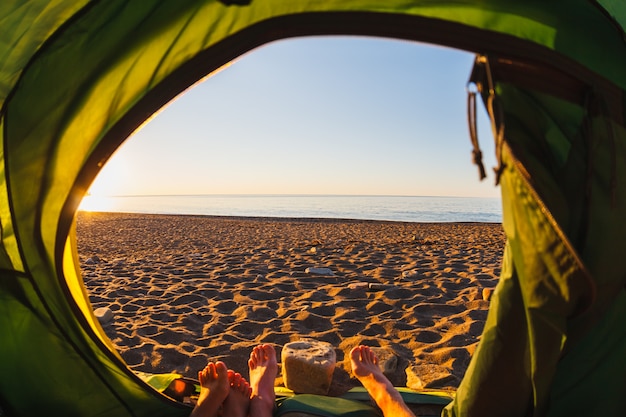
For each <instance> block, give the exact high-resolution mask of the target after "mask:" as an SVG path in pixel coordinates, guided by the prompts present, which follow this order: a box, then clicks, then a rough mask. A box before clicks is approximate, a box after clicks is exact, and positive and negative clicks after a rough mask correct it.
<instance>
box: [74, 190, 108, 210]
mask: <svg viewBox="0 0 626 417" xmlns="http://www.w3.org/2000/svg"><path fill="white" fill-rule="evenodd" d="M115 207H116V203H115V198H114V197H111V196H106V195H98V194H95V195H94V194H87V195H86V196H84V197H83V199H82V201H81V202H80V205H79V206H78V210H80V211H101V212H106V211H114V209H115Z"/></svg>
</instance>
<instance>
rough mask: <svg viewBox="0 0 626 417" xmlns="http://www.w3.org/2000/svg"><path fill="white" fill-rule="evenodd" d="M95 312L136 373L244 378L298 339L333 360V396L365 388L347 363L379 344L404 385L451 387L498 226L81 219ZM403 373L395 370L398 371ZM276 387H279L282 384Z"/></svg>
mask: <svg viewBox="0 0 626 417" xmlns="http://www.w3.org/2000/svg"><path fill="white" fill-rule="evenodd" d="M77 236H78V252H79V257H80V261H81V268H82V271H83V277H84V280H85V285H86V287H87V291H88V292H89V294H90V298H91V301H92V304H93V307H94V309H95V308H98V307H108V308H110V309H111V310H112V311H113V315H114V317H113V320H112V321H111V322H110V323H108V324H105V325H104V329H105V331H106V333H107V335H108V336H109V337H110V339H111V340H112V342H113V344H114V345H115V346H116V347H117V348H118V350H119V352H120V354H121V355H122V357H123V358H124V360H125V361H126V362H127V364H128V365H129V366H130V367H131V368H132V369H134V370H137V371H144V372H150V373H159V372H179V373H181V374H183V375H185V376H187V377H192V378H195V377H196V375H197V371H198V370H199V369H201V368H203V367H204V366H205V364H206V363H207V361H209V360H223V361H225V362H226V363H227V365H228V366H229V367H230V368H232V369H235V370H237V371H239V372H241V373H242V374H244V376H245V375H246V374H247V359H248V356H249V354H250V351H251V349H252V348H253V347H254V346H255V345H257V344H259V343H261V342H263V343H272V344H273V345H274V346H275V347H276V350H277V352H278V356H279V358H280V352H281V347H282V346H283V345H284V344H286V343H288V342H290V341H296V340H300V339H302V338H312V339H315V340H320V341H325V342H329V343H330V344H332V345H333V347H334V348H335V350H336V353H337V367H336V370H335V373H334V375H333V384H332V386H331V392H330V395H335V394H340V393H342V392H344V391H345V390H347V389H349V388H350V387H352V386H357V385H359V383H358V381H357V380H356V379H353V378H351V375H350V367H349V364H348V363H347V361H346V360H345V359H346V358H347V353H348V352H349V351H350V349H351V348H352V347H354V346H356V345H358V344H366V345H369V346H374V347H379V348H380V349H379V353H380V355H381V356H385V357H387V358H392V360H388V361H387V365H388V371H387V374H388V376H389V378H390V379H391V381H392V382H393V383H394V385H396V386H409V387H411V388H436V389H455V388H456V387H457V386H458V384H459V382H460V380H461V378H462V377H463V374H464V372H465V370H466V368H467V365H468V363H469V360H470V357H471V355H472V353H473V352H474V350H475V348H476V345H477V343H478V341H479V339H480V334H481V332H482V329H483V326H484V321H485V319H486V316H487V309H488V306H489V301H488V298H489V292H490V291H491V290H492V289H493V288H494V287H495V286H496V283H497V280H498V275H499V273H500V262H501V256H502V248H503V245H504V240H505V239H504V233H503V231H502V227H501V225H500V224H485V223H481V224H477V223H431V224H422V223H401V222H380V221H356V220H355V221H351V220H332V219H331V220H314V219H302V220H300V219H270V218H234V217H211V216H166V215H141V214H111V213H89V212H80V213H79V214H78V219H77ZM394 365H395V366H394ZM280 383H281V381H280V378H279V380H277V384H280Z"/></svg>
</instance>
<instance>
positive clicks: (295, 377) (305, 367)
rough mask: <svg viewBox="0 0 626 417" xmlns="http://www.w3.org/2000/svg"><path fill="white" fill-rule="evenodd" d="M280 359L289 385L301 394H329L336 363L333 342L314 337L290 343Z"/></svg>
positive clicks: (287, 385)
mask: <svg viewBox="0 0 626 417" xmlns="http://www.w3.org/2000/svg"><path fill="white" fill-rule="evenodd" d="M281 362H282V370H283V381H284V383H285V386H286V387H287V388H289V389H290V390H292V391H294V392H296V393H299V394H317V395H326V394H328V391H329V389H330V384H331V382H332V379H333V373H334V371H335V365H336V363H337V355H336V353H335V350H334V349H333V347H332V346H331V345H330V343H326V342H320V341H316V340H312V339H302V340H299V341H297V342H290V343H287V344H286V345H285V346H284V347H283V350H282V352H281Z"/></svg>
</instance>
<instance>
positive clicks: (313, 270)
mask: <svg viewBox="0 0 626 417" xmlns="http://www.w3.org/2000/svg"><path fill="white" fill-rule="evenodd" d="M304 272H306V273H307V274H314V275H335V274H334V273H333V271H332V269H330V268H312V267H309V268H307V269H305V270H304Z"/></svg>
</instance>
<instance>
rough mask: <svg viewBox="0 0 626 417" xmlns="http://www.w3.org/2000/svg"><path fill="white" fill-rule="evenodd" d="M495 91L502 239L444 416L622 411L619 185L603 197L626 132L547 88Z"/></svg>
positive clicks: (622, 193) (625, 402)
mask: <svg viewBox="0 0 626 417" xmlns="http://www.w3.org/2000/svg"><path fill="white" fill-rule="evenodd" d="M496 91H497V94H498V101H499V103H500V105H501V107H502V109H503V114H504V117H503V120H504V123H505V126H506V130H505V132H506V142H507V146H506V147H505V152H504V155H503V162H504V164H505V165H506V169H505V170H504V173H503V175H502V179H501V180H502V183H501V187H502V201H503V226H504V229H505V232H506V236H507V246H506V249H505V258H504V263H503V268H502V274H501V277H500V282H499V284H498V287H497V289H496V291H495V293H494V296H493V297H494V299H493V301H492V304H491V306H490V310H489V315H488V319H487V322H486V325H485V329H484V332H483V336H482V339H481V342H480V344H479V346H478V348H477V351H476V352H475V354H474V356H473V357H472V361H471V364H470V366H469V368H468V370H467V372H466V375H465V378H464V379H463V381H462V383H461V385H460V387H459V389H458V391H457V396H456V400H455V402H453V404H451V405H450V406H449V407H448V408H447V409H446V413H445V415H448V416H455V415H459V416H460V415H466V413H467V412H468V410H471V411H472V413H470V415H509V416H526V415H533V416H544V415H546V416H567V415H590V416H591V415H594V416H595V415H621V414H622V413H623V410H624V407H626V399H624V396H623V395H620V394H619V393H620V392H621V393H623V392H625V391H626V380H625V378H624V375H625V374H626V366H624V365H623V361H622V360H621V359H620V356H622V355H623V352H624V351H625V350H624V349H626V345H625V343H626V329H625V328H624V326H623V319H624V317H625V315H624V314H625V312H626V304H625V303H626V295H625V294H624V284H625V278H624V277H625V276H626V265H624V263H623V262H620V261H619V259H620V258H621V256H623V255H621V256H620V254H621V253H623V247H620V245H619V244H617V242H620V241H621V238H620V236H624V233H626V189H625V188H624V186H622V187H621V188H619V189H618V190H617V193H616V196H615V197H616V198H615V199H613V197H612V194H613V193H612V188H611V176H612V175H617V177H618V178H620V176H621V177H623V175H624V174H625V173H626V171H625V170H626V161H625V160H624V151H626V149H623V146H624V140H626V132H625V131H624V128H623V127H621V126H618V125H616V124H614V123H612V122H610V121H609V120H608V119H607V118H605V117H604V115H603V114H598V115H594V114H591V113H589V112H587V111H586V110H585V109H584V108H582V107H580V106H575V105H574V104H572V103H567V102H563V101H562V100H558V99H556V98H554V97H550V96H547V95H544V94H540V93H537V92H533V91H529V90H523V89H519V88H516V87H513V86H510V85H505V84H502V85H498V86H497V88H496ZM596 94H600V93H596ZM590 126H591V128H589V127H590ZM555 130H558V131H559V132H560V135H561V137H560V147H561V149H560V150H558V152H555V149H554V146H555V142H554V141H552V140H551V139H550V136H551V134H552V133H550V132H554V131H555ZM563 141H565V142H567V143H564V142H563ZM613 149H616V151H613ZM590 150H591V151H590ZM513 155H515V156H513ZM556 155H559V156H556ZM563 155H566V156H567V157H566V159H565V160H564V161H561V159H562V157H563ZM611 155H614V156H615V159H614V160H613V159H612V158H611ZM559 162H561V163H559ZM587 166H590V167H589V171H588V170H587V169H586V167H587ZM612 166H614V170H613V169H612V168H611V167H612ZM582 168H585V169H582ZM588 179H590V180H591V182H592V183H591V185H589V183H588ZM531 184H532V188H531V187H530V185H531ZM589 187H591V188H590V190H591V191H590V192H589ZM587 198H589V199H590V203H588V202H587V201H586V199H587ZM585 207H590V209H589V212H588V214H586V213H585ZM616 260H617V261H616ZM608 363H611V364H612V365H608ZM494 381H499V383H498V384H496V383H494ZM494 398H497V399H498V400H497V401H493V399H494ZM582 399H585V400H582Z"/></svg>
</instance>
